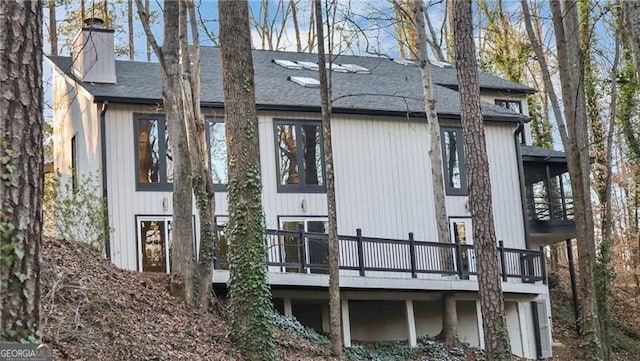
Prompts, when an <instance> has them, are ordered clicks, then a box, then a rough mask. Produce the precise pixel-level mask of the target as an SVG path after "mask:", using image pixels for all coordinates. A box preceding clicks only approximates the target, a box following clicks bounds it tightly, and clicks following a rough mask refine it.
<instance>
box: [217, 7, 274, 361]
mask: <svg viewBox="0 0 640 361" xmlns="http://www.w3.org/2000/svg"><path fill="white" fill-rule="evenodd" d="M218 13H219V19H220V52H221V59H222V80H223V90H224V110H225V119H226V121H225V128H226V135H227V154H228V167H229V186H228V188H227V189H228V195H227V198H228V200H229V226H228V228H227V229H228V232H227V233H228V240H229V261H230V264H229V268H230V275H229V302H230V310H231V330H232V337H233V338H234V340H235V341H236V342H237V344H238V345H239V349H240V352H241V353H242V354H243V355H244V357H245V358H246V359H248V360H273V359H275V346H274V333H273V332H274V331H273V320H272V314H273V306H272V304H271V292H270V291H269V285H268V283H267V267H266V265H265V258H266V255H267V250H266V245H265V239H264V216H263V208H262V199H261V190H262V184H261V181H260V149H259V142H258V117H257V115H256V107H255V88H254V86H255V85H254V74H253V60H252V56H251V34H250V28H249V8H248V4H247V2H246V1H242V2H231V1H220V2H218ZM231 140H233V141H231Z"/></svg>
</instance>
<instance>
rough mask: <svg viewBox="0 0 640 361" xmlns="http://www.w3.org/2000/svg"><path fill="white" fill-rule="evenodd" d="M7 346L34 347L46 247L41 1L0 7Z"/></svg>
mask: <svg viewBox="0 0 640 361" xmlns="http://www.w3.org/2000/svg"><path fill="white" fill-rule="evenodd" d="M0 44H1V45H0V74H2V76H0V88H2V97H0V339H1V340H6V341H13V342H35V341H36V340H37V337H38V330H39V327H40V248H41V241H42V237H41V236H42V195H43V194H42V190H43V172H42V171H43V168H42V167H43V165H42V164H43V158H42V123H43V113H42V107H43V106H42V105H43V100H42V2H40V1H24V2H23V1H2V2H0Z"/></svg>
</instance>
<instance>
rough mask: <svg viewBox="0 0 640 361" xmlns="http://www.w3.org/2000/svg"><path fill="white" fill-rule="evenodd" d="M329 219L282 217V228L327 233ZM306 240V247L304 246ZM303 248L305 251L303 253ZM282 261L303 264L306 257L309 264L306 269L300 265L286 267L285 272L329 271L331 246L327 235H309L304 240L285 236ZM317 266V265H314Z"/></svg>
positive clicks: (282, 245)
mask: <svg viewBox="0 0 640 361" xmlns="http://www.w3.org/2000/svg"><path fill="white" fill-rule="evenodd" d="M328 226H329V225H328V223H327V219H326V218H324V217H318V218H281V219H280V229H282V230H287V231H300V229H301V228H302V229H304V231H305V232H311V233H322V234H327V233H328V231H329V229H328ZM302 242H304V247H302ZM303 250H305V251H306V252H304V254H303ZM280 252H281V262H284V263H299V264H302V259H303V258H304V261H305V264H307V265H309V266H307V267H306V268H305V269H301V268H300V267H285V269H284V271H285V272H304V273H325V274H326V273H328V272H329V269H328V267H329V246H328V243H327V238H326V237H321V238H320V237H318V236H316V237H313V235H307V236H306V237H305V238H304V239H303V240H301V239H300V237H297V236H284V237H283V239H282V244H281V245H280ZM313 266H316V267H313Z"/></svg>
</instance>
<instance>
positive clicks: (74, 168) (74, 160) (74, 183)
mask: <svg viewBox="0 0 640 361" xmlns="http://www.w3.org/2000/svg"><path fill="white" fill-rule="evenodd" d="M71 187H72V189H73V191H74V192H75V191H76V190H77V189H78V144H77V141H76V136H75V135H74V136H73V137H71Z"/></svg>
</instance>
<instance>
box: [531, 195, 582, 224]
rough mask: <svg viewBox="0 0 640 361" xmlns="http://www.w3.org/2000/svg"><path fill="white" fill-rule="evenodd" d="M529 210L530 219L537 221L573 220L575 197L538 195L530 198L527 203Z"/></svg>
mask: <svg viewBox="0 0 640 361" xmlns="http://www.w3.org/2000/svg"><path fill="white" fill-rule="evenodd" d="M527 208H528V211H529V219H530V220H535V221H551V222H557V221H572V220H573V218H574V215H573V197H571V196H564V197H555V198H551V200H550V199H549V198H548V197H545V196H536V197H533V198H530V199H529V202H528V203H527Z"/></svg>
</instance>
